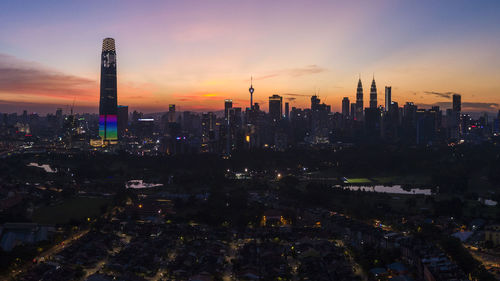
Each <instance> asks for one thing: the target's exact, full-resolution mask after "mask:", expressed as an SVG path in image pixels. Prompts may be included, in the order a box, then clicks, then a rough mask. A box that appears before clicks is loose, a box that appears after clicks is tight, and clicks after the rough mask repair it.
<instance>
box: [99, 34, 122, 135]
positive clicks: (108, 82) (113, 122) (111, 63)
mask: <svg viewBox="0 0 500 281" xmlns="http://www.w3.org/2000/svg"><path fill="white" fill-rule="evenodd" d="M99 136H100V137H101V139H102V140H103V142H104V144H110V143H113V142H116V141H117V140H118V130H117V93H116V50H115V39H113V38H105V39H104V40H103V42H102V54H101V94H100V101H99Z"/></svg>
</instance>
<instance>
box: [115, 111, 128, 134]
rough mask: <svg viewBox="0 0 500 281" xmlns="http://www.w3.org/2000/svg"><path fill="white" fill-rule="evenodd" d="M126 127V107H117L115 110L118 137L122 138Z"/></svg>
mask: <svg viewBox="0 0 500 281" xmlns="http://www.w3.org/2000/svg"><path fill="white" fill-rule="evenodd" d="M127 125H128V106H125V105H119V106H118V109H117V129H118V137H120V138H121V137H123V136H124V135H125V132H126V130H127Z"/></svg>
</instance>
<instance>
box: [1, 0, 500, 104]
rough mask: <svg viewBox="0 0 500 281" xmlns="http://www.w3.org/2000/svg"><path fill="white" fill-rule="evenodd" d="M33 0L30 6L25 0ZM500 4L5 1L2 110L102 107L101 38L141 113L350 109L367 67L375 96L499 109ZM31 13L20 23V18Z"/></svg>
mask: <svg viewBox="0 0 500 281" xmlns="http://www.w3.org/2000/svg"><path fill="white" fill-rule="evenodd" d="M27 6H29V7H30V8H29V9H26V8H25V7H27ZM499 11H500V2H498V1H493V0H492V1H484V2H481V3H473V2H470V1H465V0H461V1H452V0H444V1H439V2H436V1H430V0H428V1H419V2H418V3H406V2H401V1H396V0H384V1H376V2H375V1H284V0H279V1H273V2H271V3H269V1H251V2H250V1H221V0H220V1H210V3H208V2H207V1H182V2H179V1H147V2H146V3H145V2H141V3H138V2H135V1H109V2H106V3H102V1H86V2H84V3H83V2H81V3H67V2H64V1H48V2H43V3H41V2H39V1H31V2H30V3H25V2H23V3H17V2H7V3H2V4H0V25H1V26H2V29H0V95H1V97H2V98H0V112H21V111H22V110H23V109H27V110H29V111H30V112H33V111H37V112H40V113H47V112H55V110H56V108H57V107H62V108H66V106H67V105H70V104H72V103H73V100H76V110H77V111H78V112H91V113H97V111H98V104H99V75H100V68H99V66H100V63H99V60H100V49H101V43H102V39H103V38H105V37H113V38H115V40H116V52H117V71H118V104H121V105H128V106H129V109H130V111H133V110H138V111H142V112H160V111H167V110H168V105H169V104H176V107H177V108H178V110H179V111H182V110H193V111H209V110H211V111H216V110H221V109H222V108H223V105H224V99H232V100H233V106H235V107H242V108H245V107H248V106H249V99H250V94H249V92H248V88H249V86H250V76H253V77H254V79H253V86H254V88H255V92H254V102H258V103H260V104H261V107H262V108H263V109H266V110H267V101H268V97H269V96H271V95H273V94H279V95H282V96H283V101H284V102H290V108H291V107H292V106H295V107H301V108H306V107H309V105H310V96H312V95H313V94H315V93H317V94H319V96H320V98H321V99H322V102H323V101H324V102H325V103H327V104H330V105H331V106H332V110H333V111H340V108H341V100H342V98H343V97H345V96H347V97H349V99H350V100H351V102H353V101H354V100H355V92H356V85H357V80H358V76H359V75H360V74H361V78H362V82H363V87H364V97H365V104H368V99H369V85H370V83H371V79H372V75H373V74H374V75H375V79H376V82H377V88H378V103H379V104H380V105H383V103H384V87H385V86H392V96H393V100H395V101H397V102H398V103H399V105H400V106H402V105H404V103H405V102H407V101H412V102H414V103H415V104H417V105H419V106H424V107H430V106H432V105H441V106H445V105H446V104H451V98H449V96H450V94H451V93H459V94H461V95H462V102H463V110H464V111H490V112H492V111H495V112H496V111H498V109H499V104H500V94H499V93H500V79H499V78H500V68H499V67H498V65H500V54H499V53H498V50H499V49H500V31H499V29H498V26H500V19H499V17H498V16H497V14H498V12H499ZM21 19H22V20H21Z"/></svg>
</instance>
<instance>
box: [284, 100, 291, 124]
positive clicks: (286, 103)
mask: <svg viewBox="0 0 500 281" xmlns="http://www.w3.org/2000/svg"><path fill="white" fill-rule="evenodd" d="M285 118H286V120H288V119H290V105H289V104H288V102H285Z"/></svg>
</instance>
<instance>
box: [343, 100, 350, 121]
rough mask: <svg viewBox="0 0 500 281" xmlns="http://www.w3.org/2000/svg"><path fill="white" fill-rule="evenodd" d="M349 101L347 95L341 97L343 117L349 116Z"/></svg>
mask: <svg viewBox="0 0 500 281" xmlns="http://www.w3.org/2000/svg"><path fill="white" fill-rule="evenodd" d="M349 103H350V102H349V98H348V97H344V98H343V99H342V116H344V118H346V117H348V116H349V106H350V105H349Z"/></svg>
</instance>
